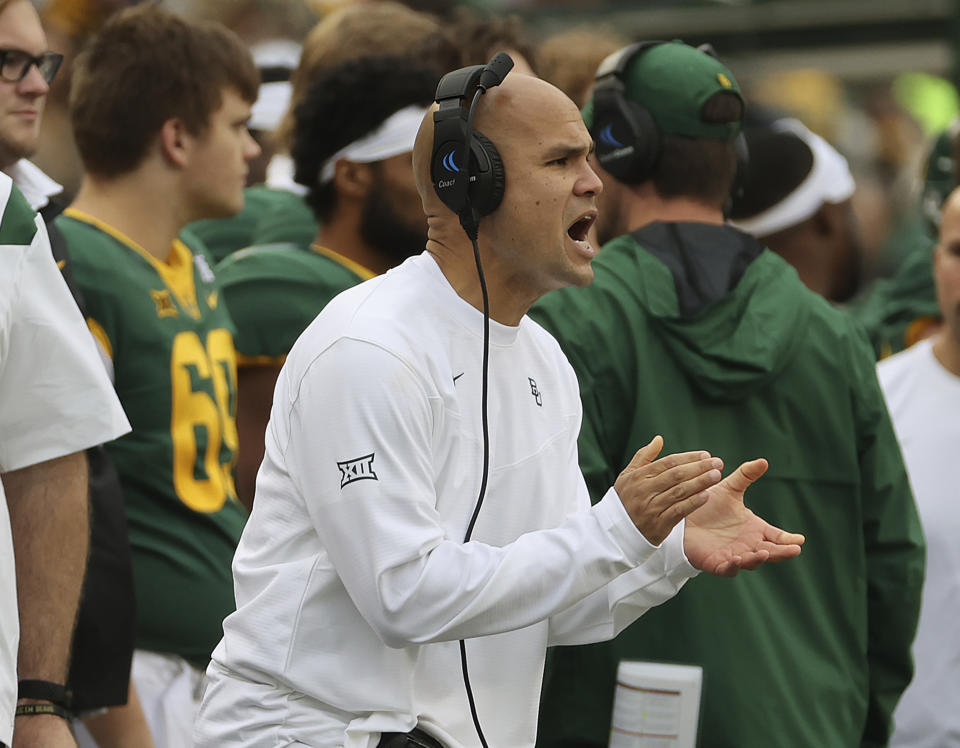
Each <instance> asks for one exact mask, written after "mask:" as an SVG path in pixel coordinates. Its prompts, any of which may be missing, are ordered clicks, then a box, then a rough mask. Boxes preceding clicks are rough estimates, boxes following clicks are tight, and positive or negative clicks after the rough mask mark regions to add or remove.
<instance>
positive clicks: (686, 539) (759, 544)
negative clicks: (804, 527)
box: [683, 459, 804, 577]
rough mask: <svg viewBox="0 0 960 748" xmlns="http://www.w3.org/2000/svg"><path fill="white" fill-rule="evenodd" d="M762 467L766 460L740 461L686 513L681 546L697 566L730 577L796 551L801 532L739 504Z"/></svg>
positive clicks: (762, 471) (795, 554)
mask: <svg viewBox="0 0 960 748" xmlns="http://www.w3.org/2000/svg"><path fill="white" fill-rule="evenodd" d="M766 471H767V461H766V460H763V459H760V460H752V461H750V462H745V463H743V464H742V465H741V466H740V467H738V468H737V469H736V470H735V471H734V472H733V473H731V474H730V475H728V476H727V477H726V478H724V479H723V480H722V481H721V482H720V483H718V484H717V485H715V486H713V487H711V488H710V489H708V493H709V498H708V499H707V503H706V504H704V505H703V506H702V507H700V508H699V509H697V510H696V511H694V512H693V513H692V514H690V515H688V516H687V524H686V527H685V529H684V536H683V550H684V553H686V555H687V558H688V559H689V561H690V563H691V564H693V565H694V566H695V567H696V568H698V569H700V570H702V571H706V572H709V573H710V574H714V575H716V576H721V577H733V576H736V575H737V572H739V571H740V570H741V569H747V570H752V569H756V568H757V567H758V566H760V565H761V564H763V563H764V562H771V563H773V562H777V561H784V560H786V559H788V558H793V557H794V556H798V555H800V546H801V545H803V542H804V537H803V535H799V534H797V533H792V532H787V531H785V530H781V529H780V528H778V527H774V526H773V525H771V524H770V523H768V522H765V521H764V520H763V519H761V518H760V517H758V516H757V515H755V514H754V513H753V512H751V511H750V510H749V509H747V507H746V506H744V504H743V495H744V493H745V492H746V490H747V488H748V487H749V486H750V484H751V483H753V482H754V481H755V480H757V479H758V478H759V477H760V476H761V475H763V474H764V473H765V472H766Z"/></svg>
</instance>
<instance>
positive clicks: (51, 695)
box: [17, 680, 73, 709]
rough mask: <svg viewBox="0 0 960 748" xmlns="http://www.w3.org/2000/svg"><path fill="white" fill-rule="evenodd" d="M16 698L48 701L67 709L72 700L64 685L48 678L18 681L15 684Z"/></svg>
mask: <svg viewBox="0 0 960 748" xmlns="http://www.w3.org/2000/svg"><path fill="white" fill-rule="evenodd" d="M17 698H18V699H38V700H40V701H50V702H53V703H54V704H57V705H58V706H61V707H63V708H64V709H69V708H70V704H71V702H72V700H73V698H72V695H71V693H70V691H68V690H67V687H66V686H64V685H62V684H60V683H53V682H51V681H48V680H22V681H20V682H19V683H18V684H17Z"/></svg>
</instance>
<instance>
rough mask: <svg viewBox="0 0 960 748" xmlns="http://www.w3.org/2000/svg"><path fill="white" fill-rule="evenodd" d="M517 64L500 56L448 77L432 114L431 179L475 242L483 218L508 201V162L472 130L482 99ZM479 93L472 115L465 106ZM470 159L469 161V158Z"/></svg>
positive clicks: (473, 105)
mask: <svg viewBox="0 0 960 748" xmlns="http://www.w3.org/2000/svg"><path fill="white" fill-rule="evenodd" d="M512 67H513V60H511V59H510V56H509V55H507V54H506V53H504V52H501V53H500V54H498V55H497V56H496V57H494V58H493V59H492V60H490V62H489V63H487V64H486V65H471V66H470V67H465V68H460V69H459V70H454V71H453V72H450V73H447V74H446V75H444V76H443V78H441V79H440V83H439V85H438V86H437V95H436V98H435V100H436V102H437V103H438V104H439V105H440V108H439V109H438V110H437V111H436V112H434V113H433V155H432V156H431V159H430V179H431V180H432V182H433V188H434V190H436V192H437V195H438V196H439V197H440V199H441V200H442V201H443V204H444V205H446V206H447V207H448V208H450V210H452V211H453V212H454V213H456V214H457V216H459V218H460V225H461V226H463V229H464V231H466V232H467V235H468V236H470V237H471V238H474V237H475V236H476V232H477V224H478V223H479V220H480V218H482V217H483V216H485V215H488V214H490V213H492V212H493V211H495V210H496V209H497V206H499V205H500V201H501V200H502V199H503V189H504V172H503V161H502V160H501V158H500V154H499V153H498V152H497V149H496V147H495V146H494V145H493V143H491V142H490V140H489V139H488V138H487V137H486V136H485V135H483V133H480V132H477V131H476V130H474V129H473V114H474V110H475V109H476V106H477V102H478V101H479V99H480V96H481V95H482V94H484V93H486V91H487V89H489V88H492V87H493V86H496V85H499V84H500V83H502V82H503V78H504V76H505V75H506V74H507V73H508V72H509V71H510V69H511V68H512ZM474 91H476V93H475V94H474V96H473V102H472V103H471V105H470V108H469V110H468V109H467V108H466V107H465V106H464V102H465V100H466V99H467V98H468V97H469V96H470V95H471V93H473V92H474ZM465 151H466V152H468V153H469V158H464V152H465Z"/></svg>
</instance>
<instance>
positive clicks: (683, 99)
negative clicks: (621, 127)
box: [582, 41, 743, 140]
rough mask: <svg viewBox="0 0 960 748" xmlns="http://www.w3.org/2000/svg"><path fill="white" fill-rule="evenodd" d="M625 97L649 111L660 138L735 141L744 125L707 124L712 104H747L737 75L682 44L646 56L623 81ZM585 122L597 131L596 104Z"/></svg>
mask: <svg viewBox="0 0 960 748" xmlns="http://www.w3.org/2000/svg"><path fill="white" fill-rule="evenodd" d="M622 79H623V84H624V92H623V93H624V96H625V97H626V98H627V99H629V100H631V101H635V102H637V103H638V104H640V105H641V106H643V107H645V108H646V109H647V111H649V112H650V115H651V116H652V117H653V120H654V122H656V123H657V127H658V128H659V129H660V132H662V133H665V134H667V135H685V136H687V137H690V138H712V139H715V140H733V139H734V138H735V137H737V135H738V134H739V132H740V127H741V124H742V122H739V121H738V122H721V123H717V122H704V121H703V119H702V117H701V110H702V109H703V105H704V104H705V103H706V101H707V99H709V98H710V97H711V96H713V95H714V94H715V93H717V92H719V91H729V92H730V93H733V94H736V96H737V97H738V98H739V99H740V100H741V101H743V96H742V95H741V94H740V88H739V86H737V81H736V80H735V79H734V77H733V73H731V72H730V70H729V69H728V68H727V67H726V66H725V65H723V64H722V63H721V62H720V61H719V60H717V59H716V58H714V57H711V56H710V55H708V54H707V53H706V52H703V51H701V50H699V49H697V48H696V47H691V46H690V45H689V44H685V43H684V42H681V41H672V42H665V43H663V44H657V45H655V46H652V47H649V48H647V49H644V50H642V51H641V52H640V53H639V54H637V55H636V56H635V57H634V58H633V59H632V60H631V61H630V63H629V64H628V65H627V67H626V69H625V70H624V71H623V75H622ZM582 114H583V121H584V123H585V124H586V125H587V127H588V128H590V127H592V125H593V98H592V97H591V99H590V101H589V102H587V105H586V106H585V107H584V108H583V112H582Z"/></svg>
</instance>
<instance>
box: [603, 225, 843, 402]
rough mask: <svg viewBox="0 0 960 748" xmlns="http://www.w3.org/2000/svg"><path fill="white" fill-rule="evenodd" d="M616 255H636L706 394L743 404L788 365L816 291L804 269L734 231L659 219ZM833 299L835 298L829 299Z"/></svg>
mask: <svg viewBox="0 0 960 748" xmlns="http://www.w3.org/2000/svg"><path fill="white" fill-rule="evenodd" d="M609 250H615V251H626V252H632V253H634V254H635V259H636V261H637V262H638V263H641V264H642V265H643V267H641V268H639V270H640V272H638V273H636V274H634V275H632V280H633V281H636V282H639V283H640V288H638V289H636V291H637V293H638V295H639V297H640V303H641V305H642V306H643V307H645V309H646V311H647V312H648V314H649V316H650V319H651V321H652V323H653V325H654V328H655V330H656V332H657V334H658V335H659V337H660V339H661V341H662V342H663V344H664V346H665V347H666V348H667V350H668V351H669V352H670V354H671V355H672V356H673V358H674V359H675V360H676V361H677V363H678V364H679V365H680V366H681V368H682V369H683V370H684V371H686V372H687V373H688V374H689V375H690V377H691V379H692V380H693V381H694V382H695V383H696V384H697V386H698V387H699V388H700V389H702V390H703V391H704V393H705V394H706V395H707V396H708V397H710V398H712V399H715V400H722V401H730V400H738V399H740V398H742V397H744V396H745V395H747V394H749V393H751V392H753V391H755V390H757V389H759V388H761V387H763V386H764V385H765V384H766V383H767V382H768V381H769V380H770V379H772V378H773V377H775V376H777V374H779V373H780V371H782V370H783V368H784V367H785V366H787V365H788V364H789V363H790V361H791V359H792V357H793V353H794V348H795V345H796V343H797V342H798V339H799V336H798V335H797V332H798V330H799V329H801V328H802V326H803V325H805V324H806V323H807V320H808V317H809V315H810V305H809V304H801V303H798V301H799V299H800V296H801V295H802V294H809V293H810V292H809V291H808V290H807V289H806V287H805V286H803V284H802V283H801V282H800V280H799V278H798V277H797V274H796V271H795V270H794V269H793V267H791V266H790V265H789V264H788V263H786V262H785V261H784V260H782V259H781V258H780V257H778V256H777V255H775V254H774V253H773V252H771V251H770V250H768V249H765V248H764V247H763V246H762V245H761V244H760V243H759V242H757V241H756V239H754V238H753V237H752V236H750V235H748V234H745V233H743V232H741V231H739V230H737V229H735V228H733V227H731V226H716V225H711V224H702V223H659V222H658V223H653V224H650V225H648V226H644V227H643V228H641V229H639V230H638V231H635V232H634V233H633V234H630V235H627V236H623V237H620V238H618V239H616V240H614V242H611V243H610V244H609V245H607V246H606V247H605V248H604V250H603V252H601V255H602V254H603V253H604V252H607V251H609ZM824 303H826V302H824Z"/></svg>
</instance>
